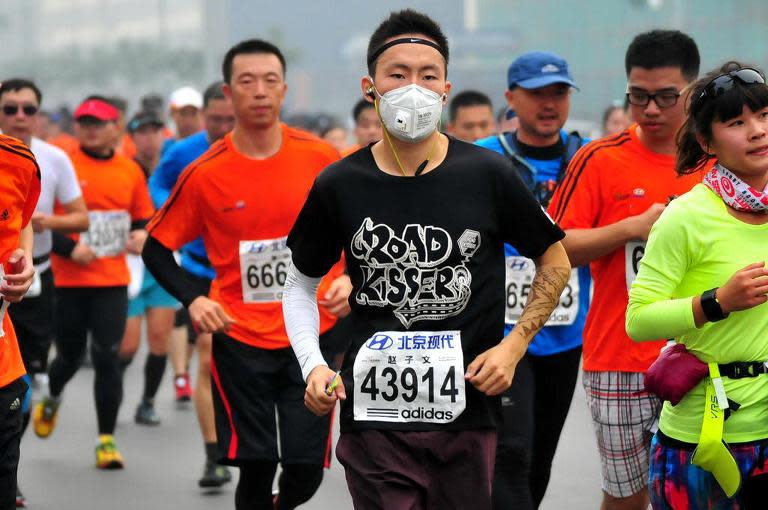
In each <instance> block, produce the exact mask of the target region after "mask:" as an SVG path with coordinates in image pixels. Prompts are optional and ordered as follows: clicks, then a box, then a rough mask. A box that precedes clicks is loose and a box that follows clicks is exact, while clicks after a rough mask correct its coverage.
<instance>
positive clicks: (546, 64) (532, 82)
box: [507, 51, 578, 90]
mask: <svg viewBox="0 0 768 510" xmlns="http://www.w3.org/2000/svg"><path fill="white" fill-rule="evenodd" d="M553 83H565V84H566V85H570V86H571V87H573V88H575V89H577V90H578V87H577V86H576V84H575V83H574V82H573V77H572V76H571V73H570V71H569V70H568V62H566V61H565V60H563V59H562V58H560V57H558V56H557V55H555V54H554V53H551V52H549V51H531V52H528V53H524V54H522V55H520V56H519V57H517V58H516V59H515V61H514V62H512V64H511V65H510V66H509V70H508V71H507V84H508V86H509V88H510V89H511V88H514V87H521V88H524V89H538V88H541V87H546V86H547V85H552V84H553Z"/></svg>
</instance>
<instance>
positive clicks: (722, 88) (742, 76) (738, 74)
mask: <svg viewBox="0 0 768 510" xmlns="http://www.w3.org/2000/svg"><path fill="white" fill-rule="evenodd" d="M736 80H739V81H740V82H741V83H743V84H744V85H752V84H755V83H763V84H765V76H763V73H761V72H760V71H758V70H757V69H752V68H751V67H742V68H741V69H734V70H733V71H729V72H727V73H723V74H721V75H720V76H716V77H715V78H712V80H710V82H709V83H707V84H706V85H704V90H702V91H701V94H699V97H698V98H697V99H696V104H697V105H699V104H701V101H702V100H704V98H706V97H709V98H715V97H717V96H721V95H723V94H725V93H726V92H728V91H729V90H731V89H732V88H733V87H734V84H735V83H736Z"/></svg>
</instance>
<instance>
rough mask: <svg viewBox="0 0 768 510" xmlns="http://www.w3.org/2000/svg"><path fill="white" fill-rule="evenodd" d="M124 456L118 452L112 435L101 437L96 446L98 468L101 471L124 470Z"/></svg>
mask: <svg viewBox="0 0 768 510" xmlns="http://www.w3.org/2000/svg"><path fill="white" fill-rule="evenodd" d="M123 464H124V461H123V456H122V455H120V452H119V451H118V450H117V445H116V444H115V439H114V438H113V437H112V436H111V435H107V434H105V435H102V436H99V444H97V445H96V467H97V468H99V469H123Z"/></svg>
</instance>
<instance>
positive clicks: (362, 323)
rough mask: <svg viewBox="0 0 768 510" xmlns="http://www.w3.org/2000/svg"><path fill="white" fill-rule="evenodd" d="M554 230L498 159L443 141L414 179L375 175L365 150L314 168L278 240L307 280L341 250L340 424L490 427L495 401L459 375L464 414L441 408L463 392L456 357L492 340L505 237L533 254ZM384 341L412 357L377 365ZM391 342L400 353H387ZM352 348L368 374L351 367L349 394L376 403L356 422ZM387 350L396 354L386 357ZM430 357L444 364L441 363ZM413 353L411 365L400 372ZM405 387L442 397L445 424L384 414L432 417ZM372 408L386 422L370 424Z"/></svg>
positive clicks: (558, 234) (499, 317)
mask: <svg viewBox="0 0 768 510" xmlns="http://www.w3.org/2000/svg"><path fill="white" fill-rule="evenodd" d="M563 237H564V233H563V232H562V230H560V228H558V227H557V225H555V224H554V223H553V222H552V220H551V219H550V218H549V217H548V216H547V215H546V213H545V212H544V211H543V209H542V208H541V206H539V204H538V203H537V202H536V200H535V199H534V198H533V196H532V195H531V193H530V192H529V191H528V189H526V187H525V185H524V184H523V183H522V181H521V180H520V178H519V177H518V176H517V174H516V172H515V170H514V169H513V168H512V165H511V163H510V161H509V160H508V159H507V158H505V157H504V156H502V155H500V154H497V153H495V152H493V151H489V150H487V149H484V148H481V147H478V146H475V145H472V144H468V143H465V142H462V141H458V140H455V139H453V138H451V139H450V141H449V145H448V153H447V155H446V158H445V160H444V161H443V162H442V163H441V164H440V165H439V166H438V167H437V168H435V169H433V170H432V171H430V172H428V173H426V174H423V175H420V176H418V177H399V176H393V175H389V174H387V173H384V172H383V171H381V170H380V169H379V168H378V167H377V165H376V163H375V161H374V158H373V154H372V153H371V148H370V147H366V148H363V149H361V150H359V151H357V152H355V153H353V154H351V155H349V156H348V157H346V158H344V159H342V160H340V161H338V162H336V163H334V164H333V165H331V166H329V167H328V168H327V169H326V170H324V171H323V172H322V173H321V174H320V175H319V176H318V177H317V179H316V180H315V183H314V185H313V186H312V189H311V190H310V192H309V196H308V197H307V201H306V203H305V204H304V207H303V209H302V211H301V213H300V214H299V216H298V218H297V220H296V223H295V225H294V226H293V229H292V230H291V233H290V235H289V236H288V246H289V247H290V248H291V250H292V258H293V263H294V265H295V266H296V268H297V269H298V270H299V271H300V272H301V273H303V274H305V275H308V276H312V277H320V276H322V275H324V274H325V273H326V272H327V271H328V270H329V269H330V268H331V266H332V265H333V264H334V263H335V262H336V261H337V260H338V259H339V255H340V252H341V251H342V249H343V251H344V254H345V257H346V263H347V268H348V272H349V275H350V278H351V280H352V285H353V290H352V294H351V295H350V305H351V307H352V312H351V314H350V317H349V322H350V327H349V331H350V333H349V334H350V338H349V341H350V347H349V349H348V350H347V354H346V357H345V360H344V365H343V367H342V377H343V380H344V384H345V387H346V389H347V400H346V401H345V402H344V403H343V404H342V408H341V426H342V430H343V431H349V430H363V429H394V430H439V429H442V430H445V429H448V430H458V429H469V428H486V427H493V426H494V418H495V416H497V413H498V410H499V407H498V405H499V402H498V399H497V398H493V399H490V398H487V397H486V396H484V395H483V394H482V393H480V392H479V391H477V390H476V389H475V388H474V386H472V385H471V384H470V383H469V382H467V383H466V384H465V392H466V394H465V397H464V398H465V399H466V407H465V409H464V410H463V412H462V411H461V410H458V412H457V411H456V409H455V408H451V406H452V405H455V404H454V403H453V402H454V400H452V399H453V398H454V397H455V396H456V395H459V397H458V398H459V400H461V394H460V393H457V392H456V391H455V390H456V388H457V387H458V386H457V385H460V384H462V381H463V374H464V371H465V370H466V366H467V365H468V364H469V363H470V362H471V361H472V360H474V359H475V357H476V356H477V355H478V354H480V353H482V352H483V351H486V350H487V349H489V348H491V347H493V346H494V345H496V344H498V343H499V341H500V340H501V338H502V334H503V328H504V277H505V272H504V271H505V268H504V248H503V244H504V243H505V242H506V243H509V244H511V245H513V246H514V247H516V248H517V249H518V251H519V252H520V253H521V254H523V255H525V256H526V257H529V258H537V257H539V256H541V255H542V254H543V253H544V252H545V251H546V250H547V249H548V248H549V246H550V245H552V244H553V243H555V242H557V241H559V240H560V239H562V238H563ZM405 332H417V334H416V336H409V334H407V333H405ZM424 332H427V333H425V334H424V335H423V336H422V335H421V334H422V333H424ZM455 332H459V335H460V345H461V350H462V351H463V367H461V366H457V367H455V368H456V369H455V370H453V369H450V370H449V369H448V368H447V365H446V364H445V363H447V364H450V362H449V361H445V360H448V359H450V358H451V356H443V355H442V353H443V352H446V353H451V352H455V351H450V350H447V351H441V350H440V349H441V348H444V349H448V348H453V347H454V345H453V344H452V343H451V339H452V338H454V337H455ZM395 333H398V334H395ZM433 333H434V335H433ZM446 339H447V340H446ZM385 346H388V347H386V348H387V349H390V350H389V351H386V352H387V353H389V354H401V353H402V354H412V355H413V354H417V356H401V357H400V359H399V360H396V362H397V363H400V365H399V366H398V365H395V366H396V367H399V368H396V369H395V370H393V369H389V370H387V369H386V361H384V358H387V356H384V357H383V358H382V359H381V360H379V361H378V362H376V361H375V360H374V358H375V356H373V355H375V354H376V353H377V351H376V350H377V349H384V348H385ZM395 346H399V347H401V348H404V349H406V350H405V351H402V350H401V351H397V352H396V351H395V350H394V349H396V347H395ZM419 348H421V349H425V350H424V351H423V354H424V355H422V352H421V351H419V350H412V349H419ZM361 349H365V352H364V355H361V358H360V367H359V369H360V370H365V372H361V373H367V374H368V376H369V377H363V376H362V375H359V376H358V389H359V391H361V392H364V394H363V393H361V398H360V399H359V400H360V402H363V401H365V400H366V399H369V398H373V399H374V400H373V402H372V405H374V406H376V405H378V403H381V404H386V405H384V406H383V407H382V408H379V407H375V408H374V407H371V408H369V409H368V411H365V412H367V413H368V415H367V416H366V418H365V419H364V420H361V419H358V420H356V419H355V410H354V393H355V391H353V371H356V370H358V366H357V365H356V360H357V358H358V353H359V351H360V350H361ZM408 349H411V350H408ZM379 352H384V351H379ZM388 358H389V361H390V363H394V362H395V361H393V360H394V359H395V358H396V356H394V355H393V356H389V357H388ZM403 358H412V359H410V360H406V359H403ZM440 359H442V360H443V363H444V365H439V361H438V360H440ZM406 361H407V363H406ZM417 361H418V362H419V363H427V364H429V363H432V362H435V363H438V364H437V365H435V371H434V372H430V373H427V372H426V371H425V369H424V367H421V368H418V367H416V366H415V362H417ZM412 362H413V363H414V368H415V369H416V370H418V372H415V371H413V373H405V372H408V371H410V368H408V365H410V364H411V363H412ZM366 363H368V364H366ZM376 363H380V365H381V366H379V367H376V366H375V364H376ZM456 363H457V365H458V364H459V362H458V361H457V362H456ZM425 366H427V365H425ZM374 369H375V370H374ZM382 373H383V375H382ZM371 375H374V376H375V377H373V378H371V377H370V376H371ZM433 379H434V380H435V381H433ZM392 386H398V388H392ZM415 386H419V387H420V388H419V389H418V391H419V392H421V393H418V394H419V395H420V396H419V398H420V399H422V398H423V399H426V398H427V392H429V400H428V402H433V401H434V399H438V400H440V401H444V402H447V403H444V407H441V408H439V410H441V412H448V413H453V417H452V421H448V420H447V419H446V422H444V423H443V422H441V423H435V422H409V421H408V420H406V421H405V422H401V421H392V420H395V419H398V420H400V419H401V418H394V417H393V414H394V413H396V412H400V413H401V414H403V413H405V414H407V415H408V419H412V417H417V416H427V417H429V418H430V419H432V418H434V417H435V416H436V413H437V410H436V409H437V408H435V409H433V410H432V412H431V414H430V412H429V409H430V406H429V405H426V406H424V407H422V408H421V409H420V410H414V409H408V406H409V403H410V402H412V401H413V397H414V396H415V395H416V394H417V393H416V390H414V388H415ZM396 396H397V398H395V397H396ZM363 397H364V398H363ZM398 398H399V399H400V400H398ZM418 402H421V400H417V404H418ZM387 406H389V408H387ZM392 406H398V408H399V409H400V411H396V410H392V409H391V407H392ZM451 409H453V410H451ZM360 412H363V411H360ZM376 413H381V414H380V415H379V416H384V417H386V420H382V421H376V419H375V415H376ZM425 413H426V415H425ZM455 415H458V418H456V416H455ZM446 416H447V417H451V414H447V415H446V414H444V413H443V414H440V418H441V419H442V418H445V417H446ZM435 419H436V418H435Z"/></svg>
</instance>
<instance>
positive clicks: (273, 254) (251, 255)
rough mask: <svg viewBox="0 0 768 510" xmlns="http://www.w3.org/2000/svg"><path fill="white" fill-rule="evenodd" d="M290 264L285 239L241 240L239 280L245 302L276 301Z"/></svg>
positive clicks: (280, 296) (281, 290)
mask: <svg viewBox="0 0 768 510" xmlns="http://www.w3.org/2000/svg"><path fill="white" fill-rule="evenodd" d="M290 263H291V249H290V248H288V238H287V237H280V238H278V239H263V240H261V241H240V279H241V283H242V286H243V302H244V303H277V302H279V301H280V300H282V299H283V287H284V286H285V279H286V277H287V276H288V266H289V265H290Z"/></svg>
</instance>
